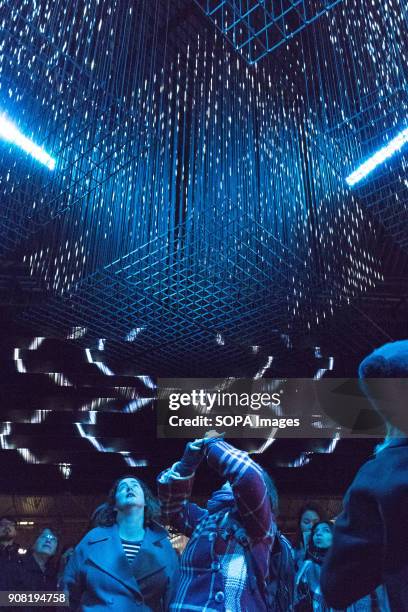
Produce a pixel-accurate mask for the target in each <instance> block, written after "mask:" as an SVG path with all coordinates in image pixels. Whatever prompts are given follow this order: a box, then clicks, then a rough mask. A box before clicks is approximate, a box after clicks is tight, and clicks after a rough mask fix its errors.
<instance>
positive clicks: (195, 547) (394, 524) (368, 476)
mask: <svg viewBox="0 0 408 612" xmlns="http://www.w3.org/2000/svg"><path fill="white" fill-rule="evenodd" d="M359 376H360V378H361V381H362V385H363V388H364V390H365V392H366V394H367V396H368V397H369V399H370V401H371V402H372V403H373V406H374V408H375V409H376V410H377V411H378V412H381V415H382V417H383V418H384V420H385V422H386V424H387V428H388V435H387V437H386V439H385V440H384V442H383V443H382V444H381V445H379V446H378V447H377V449H376V453H375V456H374V458H373V459H371V460H370V461H368V462H367V463H366V464H365V465H364V466H363V467H362V468H361V469H360V471H359V473H358V474H357V476H356V478H355V480H354V482H353V484H352V485H351V487H350V489H349V491H348V492H347V494H346V497H345V499H344V504H343V511H342V513H341V515H340V516H339V517H337V518H336V520H335V521H334V522H333V521H332V520H330V519H329V518H328V517H327V516H325V514H324V513H323V511H322V510H321V508H319V507H318V506H317V505H315V504H308V505H306V506H304V507H302V508H301V511H300V513H299V517H298V533H297V536H296V541H294V542H292V543H290V542H289V540H288V539H287V538H286V537H285V536H284V535H283V534H282V533H281V532H280V530H279V528H278V523H277V515H278V493H277V490H276V487H275V485H274V483H273V481H272V479H271V477H270V476H269V474H268V473H267V472H266V471H265V470H264V469H263V468H262V467H260V466H259V465H258V464H257V463H256V462H255V461H254V460H253V459H252V458H251V457H250V456H249V455H248V454H247V453H246V452H244V451H242V450H239V449H237V448H235V447H234V446H232V445H231V444H229V443H228V442H226V441H225V440H224V439H223V437H222V436H220V435H219V434H218V433H217V432H214V431H210V432H208V434H207V435H206V436H205V437H204V438H203V439H200V440H195V441H193V442H190V443H188V444H187V446H186V449H185V452H184V454H183V456H182V457H181V458H180V460H179V461H177V462H175V463H174V464H173V465H172V466H171V467H169V468H168V469H167V470H165V471H163V472H162V473H161V474H159V476H158V478H157V485H158V499H156V498H155V496H154V495H153V494H152V492H151V491H150V490H149V488H148V487H147V486H146V485H145V484H144V483H143V482H142V481H141V480H139V479H137V478H135V477H134V476H133V475H127V476H123V477H122V478H120V479H119V480H118V481H116V482H115V483H114V485H113V487H112V489H111V491H110V493H109V495H108V497H107V500H106V502H105V503H104V504H102V505H101V506H99V507H98V508H97V510H96V511H95V512H94V514H93V517H92V524H93V528H92V529H91V530H90V531H89V532H88V533H86V535H85V536H84V537H83V539H82V540H81V541H80V542H79V544H78V545H77V546H76V547H75V548H74V549H72V550H68V551H66V552H65V554H64V555H63V556H62V558H61V559H62V562H61V563H60V566H59V572H51V571H50V569H49V568H50V560H51V559H52V558H53V557H54V556H55V554H56V552H57V547H58V536H57V534H56V533H55V532H54V531H53V530H52V529H50V528H46V529H43V530H42V531H41V533H39V534H38V535H37V538H36V540H35V542H34V544H33V547H32V550H31V551H30V553H29V554H27V555H24V556H21V555H19V554H18V551H17V548H16V545H15V538H16V525H15V522H14V521H13V520H12V519H11V518H10V517H3V518H1V519H0V590H1V591H23V590H27V591H55V590H56V589H60V590H61V591H64V592H65V593H66V594H67V597H68V598H69V607H70V609H71V610H78V611H83V612H91V611H95V612H99V611H100V612H102V610H107V609H114V610H117V611H118V612H132V611H138V612H149V611H154V612H156V611H157V612H164V611H166V610H172V611H174V612H175V611H192V612H193V611H196V612H197V611H202V610H205V611H206V612H241V611H243V612H253V611H254V612H258V611H259V612H263V611H265V612H266V611H275V612H291V611H294V612H330V611H331V610H347V612H357V611H361V612H363V611H364V612H376V611H382V612H388V611H390V612H394V611H395V612H403V611H404V610H406V611H408V535H407V530H406V529H405V528H404V527H403V526H404V525H405V524H406V519H407V517H408V436H407V431H406V430H405V428H404V421H403V419H401V412H400V410H401V409H403V407H404V404H405V403H406V401H407V397H408V396H407V395H406V394H405V396H404V388H405V387H404V383H403V382H401V378H407V377H408V341H401V342H395V343H392V344H388V345H385V346H384V347H381V348H380V349H377V350H376V351H374V353H372V354H371V355H369V356H368V357H367V358H366V359H365V360H364V361H363V362H362V364H361V366H360V370H359ZM387 378H388V379H389V378H395V384H394V385H392V386H391V387H389V386H387V385H386V386H385V387H384V386H382V387H381V393H380V394H379V393H378V391H379V388H378V384H379V383H378V381H379V380H383V379H387ZM405 382H406V381H405ZM401 384H402V386H401V387H400V388H399V387H398V385H401ZM398 388H399V391H398ZM388 389H391V390H392V391H391V394H392V397H393V402H392V405H391V404H390V402H385V404H384V401H383V400H384V393H385V392H388V391H387V390H388ZM396 389H397V392H396ZM379 397H381V402H380V401H379V400H378V398H379ZM396 403H399V404H400V405H399V407H398V408H396V405H395V404H396ZM384 405H385V406H386V408H385V409H384ZM387 406H388V407H387ZM202 463H203V464H206V465H207V468H208V469H209V470H210V472H209V475H210V474H211V471H213V472H215V473H216V474H218V475H219V476H221V477H222V479H223V480H224V484H223V486H222V487H221V488H220V489H218V490H216V491H215V492H214V493H213V494H212V496H211V497H210V499H209V500H208V502H207V504H206V506H205V507H201V506H199V505H197V504H195V503H194V502H192V501H191V495H192V488H193V483H194V477H195V473H196V470H197V468H198V467H199V465H200V464H202ZM163 525H166V526H170V527H172V528H173V529H174V530H176V531H177V532H178V533H182V534H184V535H186V536H187V537H188V538H189V539H188V543H187V545H186V548H185V549H184V551H183V553H182V555H181V556H180V558H179V556H178V554H176V552H175V551H174V549H173V547H172V545H171V542H170V539H169V536H168V533H167V531H166V529H165V528H164V527H163ZM25 609H27V610H31V608H29V607H26V608H25ZM33 609H34V608H33Z"/></svg>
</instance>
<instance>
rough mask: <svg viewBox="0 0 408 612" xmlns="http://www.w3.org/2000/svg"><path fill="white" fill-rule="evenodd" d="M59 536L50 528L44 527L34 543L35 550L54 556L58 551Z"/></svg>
mask: <svg viewBox="0 0 408 612" xmlns="http://www.w3.org/2000/svg"><path fill="white" fill-rule="evenodd" d="M57 547H58V538H57V536H56V535H55V534H54V533H52V531H51V530H50V529H44V531H42V532H41V533H40V535H39V536H38V538H37V539H36V541H35V544H34V552H36V553H39V554H41V555H47V556H49V557H53V556H54V555H55V553H56V552H57Z"/></svg>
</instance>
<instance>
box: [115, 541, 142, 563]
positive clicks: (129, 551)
mask: <svg viewBox="0 0 408 612" xmlns="http://www.w3.org/2000/svg"><path fill="white" fill-rule="evenodd" d="M120 541H121V542H122V546H123V550H124V551H125V555H126V558H127V560H128V561H129V563H133V559H134V558H135V557H136V555H137V553H138V552H139V550H140V547H141V545H142V542H141V541H140V542H129V540H123V539H122V538H121V539H120Z"/></svg>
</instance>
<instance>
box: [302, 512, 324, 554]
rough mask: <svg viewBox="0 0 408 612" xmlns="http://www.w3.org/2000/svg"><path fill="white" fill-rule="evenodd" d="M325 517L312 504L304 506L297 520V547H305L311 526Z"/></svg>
mask: <svg viewBox="0 0 408 612" xmlns="http://www.w3.org/2000/svg"><path fill="white" fill-rule="evenodd" d="M324 518H325V516H324V513H323V511H322V509H321V508H320V507H319V506H318V505H317V504H314V503H313V502H309V503H307V504H304V505H303V506H302V507H301V508H300V510H299V513H298V518H297V538H296V539H297V546H298V547H305V546H306V545H307V543H308V541H309V537H310V533H311V531H312V528H313V525H315V524H316V523H318V522H319V521H320V520H324Z"/></svg>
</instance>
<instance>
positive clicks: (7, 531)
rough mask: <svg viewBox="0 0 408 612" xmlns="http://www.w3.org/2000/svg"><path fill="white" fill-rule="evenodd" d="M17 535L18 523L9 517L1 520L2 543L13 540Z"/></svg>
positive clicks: (0, 533) (0, 536) (0, 538)
mask: <svg viewBox="0 0 408 612" xmlns="http://www.w3.org/2000/svg"><path fill="white" fill-rule="evenodd" d="M15 537H16V524H15V522H14V521H11V520H10V519H7V518H2V519H1V520H0V543H1V542H3V543H4V542H13V541H14V538H15Z"/></svg>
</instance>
